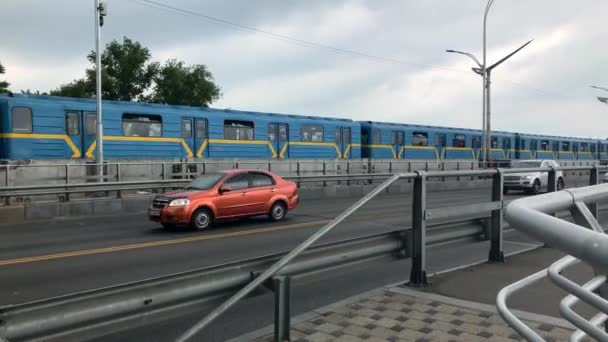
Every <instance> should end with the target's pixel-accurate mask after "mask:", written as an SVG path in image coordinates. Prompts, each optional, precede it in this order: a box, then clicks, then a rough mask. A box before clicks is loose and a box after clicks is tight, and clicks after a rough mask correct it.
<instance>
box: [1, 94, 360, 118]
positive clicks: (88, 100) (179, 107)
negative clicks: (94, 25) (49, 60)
mask: <svg viewBox="0 0 608 342" xmlns="http://www.w3.org/2000/svg"><path fill="white" fill-rule="evenodd" d="M2 98H6V99H31V100H39V101H57V102H62V101H63V102H76V103H86V104H90V105H94V104H95V103H96V100H95V98H75V97H62V96H51V95H31V94H12V95H11V94H0V99H2ZM103 104H104V105H117V106H132V107H145V108H150V109H157V110H158V109H165V110H166V109H174V110H190V111H191V110H200V111H205V112H215V113H235V114H249V115H263V116H270V117H290V118H294V119H312V120H329V121H338V122H348V123H357V122H356V121H353V120H351V119H343V118H332V117H325V116H314V115H300V114H282V113H267V112H254V111H244V110H235V109H230V108H226V109H221V108H212V107H191V106H182V105H170V104H161V103H149V102H135V101H116V100H103Z"/></svg>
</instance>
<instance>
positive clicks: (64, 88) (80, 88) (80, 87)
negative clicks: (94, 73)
mask: <svg viewBox="0 0 608 342" xmlns="http://www.w3.org/2000/svg"><path fill="white" fill-rule="evenodd" d="M49 93H50V94H51V95H54V96H66V97H93V94H94V93H95V88H94V85H93V83H91V82H90V81H89V80H88V79H86V78H81V79H78V80H74V81H72V82H70V83H67V84H62V85H61V86H59V88H57V89H54V90H51V91H50V92H49Z"/></svg>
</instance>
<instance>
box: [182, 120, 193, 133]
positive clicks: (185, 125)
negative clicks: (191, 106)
mask: <svg viewBox="0 0 608 342" xmlns="http://www.w3.org/2000/svg"><path fill="white" fill-rule="evenodd" d="M182 138H192V120H191V119H182Z"/></svg>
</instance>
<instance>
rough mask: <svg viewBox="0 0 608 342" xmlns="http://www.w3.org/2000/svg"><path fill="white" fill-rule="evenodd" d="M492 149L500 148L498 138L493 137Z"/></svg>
mask: <svg viewBox="0 0 608 342" xmlns="http://www.w3.org/2000/svg"><path fill="white" fill-rule="evenodd" d="M491 148H498V138H497V137H492V147H491Z"/></svg>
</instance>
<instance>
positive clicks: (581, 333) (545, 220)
mask: <svg viewBox="0 0 608 342" xmlns="http://www.w3.org/2000/svg"><path fill="white" fill-rule="evenodd" d="M590 183H591V184H592V186H588V187H583V188H576V189H567V190H563V191H559V192H555V193H548V194H544V195H540V196H535V197H532V198H521V199H518V200H515V201H513V202H511V203H510V204H509V206H508V207H507V209H506V215H505V216H506V220H507V221H508V222H509V223H510V224H511V226H512V227H514V228H515V229H518V230H520V231H522V232H524V233H526V234H527V235H530V236H532V237H534V238H535V239H537V240H539V241H542V242H544V243H547V244H548V245H550V246H551V247H554V248H557V249H559V250H560V251H562V252H564V253H566V254H569V255H568V256H566V257H563V258H561V259H559V260H558V261H556V262H554V263H553V264H552V265H551V266H550V267H548V268H546V269H543V270H541V271H539V272H537V273H535V274H532V275H530V276H528V277H526V278H524V279H522V280H520V281H517V282H515V283H513V284H511V285H509V286H507V287H505V288H503V289H502V290H501V291H500V292H499V293H498V296H497V299H496V303H497V309H498V311H499V313H500V315H501V316H502V317H503V318H504V320H505V321H507V323H509V325H511V327H513V328H514V329H515V330H516V331H517V332H518V333H520V334H521V335H522V336H523V337H524V338H526V339H527V340H529V341H544V339H543V337H541V336H540V335H539V334H538V333H537V332H535V331H534V330H533V329H531V328H530V327H528V326H527V325H526V324H524V323H523V322H522V321H521V320H520V319H518V318H517V317H516V316H515V315H514V314H513V313H512V312H511V311H510V310H509V307H508V306H507V300H508V298H509V297H510V296H511V295H513V294H514V293H515V292H517V291H519V290H521V289H523V288H525V287H527V286H530V285H532V284H534V283H536V282H538V281H540V280H542V279H543V278H545V277H549V279H550V280H551V281H552V282H553V283H554V284H555V285H557V286H558V287H560V288H561V289H563V290H565V291H566V292H568V293H569V295H568V296H567V297H565V298H564V299H563V300H562V301H561V303H560V313H561V315H562V316H563V317H564V318H565V319H566V320H568V321H569V322H571V323H572V324H573V325H574V326H575V327H576V328H577V329H578V330H576V331H575V332H574V333H573V334H572V335H571V338H570V340H571V341H580V340H581V339H583V338H584V337H586V336H591V337H593V338H594V339H596V340H599V341H608V334H607V333H606V330H605V328H600V325H602V324H604V323H605V322H606V319H607V318H608V316H607V315H608V300H606V298H607V297H606V293H605V291H604V285H605V284H606V274H608V273H607V272H608V236H607V235H606V234H605V232H604V229H603V228H602V227H601V225H600V224H599V222H598V221H597V217H598V201H602V200H608V184H601V185H593V184H598V183H599V174H598V169H594V170H592V173H591V179H590ZM566 210H568V211H570V212H571V214H572V217H573V218H574V221H575V223H571V222H567V221H565V220H563V219H560V218H557V217H555V213H556V212H559V211H566ZM579 262H585V263H587V264H589V265H591V266H592V267H593V268H594V270H595V273H596V276H595V277H593V278H592V279H591V280H590V281H588V282H587V283H585V284H584V285H582V286H581V285H578V284H576V283H575V282H573V281H571V280H569V279H568V278H566V277H564V276H563V275H562V272H563V271H564V270H565V269H566V268H567V267H569V266H573V265H575V264H577V263H579ZM596 292H599V294H598V293H596ZM579 301H583V302H585V303H586V304H588V305H590V306H591V307H593V308H595V309H597V310H599V311H600V313H598V314H597V315H595V316H594V317H593V318H591V319H589V320H587V319H585V318H583V317H582V316H580V315H579V314H577V313H576V312H575V311H574V310H573V309H572V308H573V306H574V305H575V304H577V303H578V302H579Z"/></svg>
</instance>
